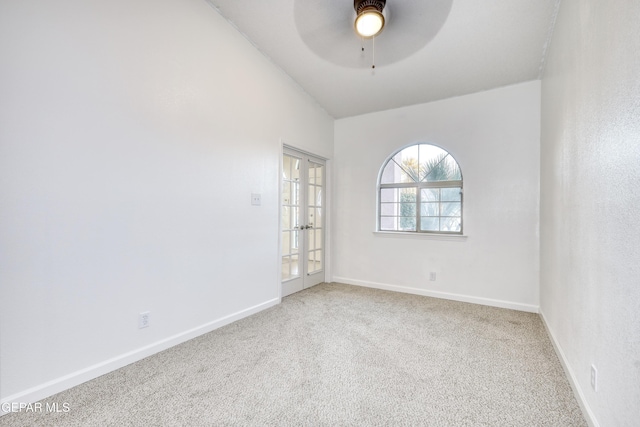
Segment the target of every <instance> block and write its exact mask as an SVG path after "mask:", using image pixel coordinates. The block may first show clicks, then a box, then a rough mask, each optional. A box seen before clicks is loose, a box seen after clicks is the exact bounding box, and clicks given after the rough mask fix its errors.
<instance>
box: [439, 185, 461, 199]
mask: <svg viewBox="0 0 640 427" xmlns="http://www.w3.org/2000/svg"><path fill="white" fill-rule="evenodd" d="M461 191H462V190H461V188H460V187H454V188H442V189H440V194H441V197H442V201H443V202H459V201H460V199H461V198H462V195H461V194H460V193H461Z"/></svg>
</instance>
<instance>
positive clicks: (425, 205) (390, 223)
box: [378, 144, 462, 234]
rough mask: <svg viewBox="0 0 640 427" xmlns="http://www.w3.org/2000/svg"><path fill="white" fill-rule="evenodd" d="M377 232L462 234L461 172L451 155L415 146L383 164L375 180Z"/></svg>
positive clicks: (422, 146)
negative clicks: (376, 184)
mask: <svg viewBox="0 0 640 427" xmlns="http://www.w3.org/2000/svg"><path fill="white" fill-rule="evenodd" d="M378 230H379V231H400V232H411V233H440V234H462V172H461V170H460V166H459V165H458V162H456V160H455V159H454V158H453V156H451V154H449V153H448V152H446V151H445V150H443V149H442V148H440V147H437V146H435V145H431V144H416V145H411V146H409V147H406V148H403V149H402V150H400V151H398V152H396V153H395V154H393V155H392V156H391V157H390V158H389V159H388V160H387V161H386V162H385V163H384V165H383V166H382V169H381V170H380V175H379V179H378Z"/></svg>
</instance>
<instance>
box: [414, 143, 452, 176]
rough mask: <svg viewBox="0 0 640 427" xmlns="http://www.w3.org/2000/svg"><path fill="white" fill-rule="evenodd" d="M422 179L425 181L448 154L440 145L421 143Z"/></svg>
mask: <svg viewBox="0 0 640 427" xmlns="http://www.w3.org/2000/svg"><path fill="white" fill-rule="evenodd" d="M419 150H420V181H425V180H426V179H425V177H427V176H428V175H429V174H430V173H431V172H432V171H433V169H434V167H437V165H438V164H439V163H440V161H441V160H442V159H443V158H445V157H446V156H447V154H449V153H447V152H446V151H444V150H443V149H442V148H440V147H436V146H435V145H429V144H420V146H419Z"/></svg>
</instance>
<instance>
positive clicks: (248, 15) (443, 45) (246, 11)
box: [207, 0, 560, 118]
mask: <svg viewBox="0 0 640 427" xmlns="http://www.w3.org/2000/svg"><path fill="white" fill-rule="evenodd" d="M207 1H208V2H209V3H210V4H211V5H213V6H214V7H215V8H216V9H217V10H218V12H219V13H221V14H222V16H224V17H225V18H226V19H227V20H229V21H231V22H232V23H233V24H234V25H235V26H236V27H237V28H238V29H239V30H240V31H241V32H242V33H244V34H245V36H246V37H247V38H248V39H249V40H251V42H252V43H253V44H254V45H256V46H257V47H258V49H260V50H261V51H262V52H263V53H264V54H265V55H267V56H268V57H269V58H271V60H272V61H273V62H274V63H275V64H276V65H278V66H279V67H280V68H282V70H284V72H286V73H287V74H288V75H289V76H291V77H292V78H293V79H294V80H295V81H296V82H297V83H298V84H299V85H300V86H301V87H302V88H303V89H304V90H305V91H306V92H307V93H309V94H310V95H311V96H312V97H313V98H315V99H316V101H317V102H318V103H319V104H320V105H321V106H322V107H323V108H324V109H325V110H326V111H327V112H328V113H329V114H330V115H332V116H333V117H335V118H342V117H349V116H354V115H359V114H364V113H369V112H373V111H381V110H387V109H391V108H397V107H401V106H406V105H413V104H420V103H424V102H429V101H435V100H438V99H444V98H450V97H452V96H458V95H464V94H468V93H473V92H478V91H483V90H488V89H492V88H496V87H500V86H507V85H511V84H515V83H520V82H525V81H530V80H535V79H539V78H540V75H541V72H542V67H543V66H544V59H545V54H546V50H547V49H546V48H547V43H548V40H549V39H550V36H551V33H552V31H553V24H554V21H555V14H556V11H557V7H558V5H559V2H560V0H482V1H478V0H429V1H427V0H387V6H386V8H385V13H386V14H387V25H386V26H385V28H384V30H383V31H382V33H381V34H380V35H379V36H378V37H376V38H375V41H374V42H372V40H364V43H363V41H362V40H361V39H360V38H359V37H357V36H356V35H355V33H354V30H353V19H354V17H355V12H354V11H353V1H352V0H323V1H313V0H269V1H265V0H242V1H238V0H207ZM373 43H375V48H373V49H372V44H373ZM363 46H364V52H363V51H362V47H363ZM374 53H375V61H373V54H374ZM373 62H375V65H376V67H375V69H372V68H371V65H372V63H373Z"/></svg>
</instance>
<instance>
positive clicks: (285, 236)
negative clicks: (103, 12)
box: [282, 231, 291, 255]
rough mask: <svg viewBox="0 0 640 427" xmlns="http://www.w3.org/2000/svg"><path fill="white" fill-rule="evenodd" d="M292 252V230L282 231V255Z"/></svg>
mask: <svg viewBox="0 0 640 427" xmlns="http://www.w3.org/2000/svg"><path fill="white" fill-rule="evenodd" d="M290 253H291V232H289V231H283V232H282V255H289V254H290Z"/></svg>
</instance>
